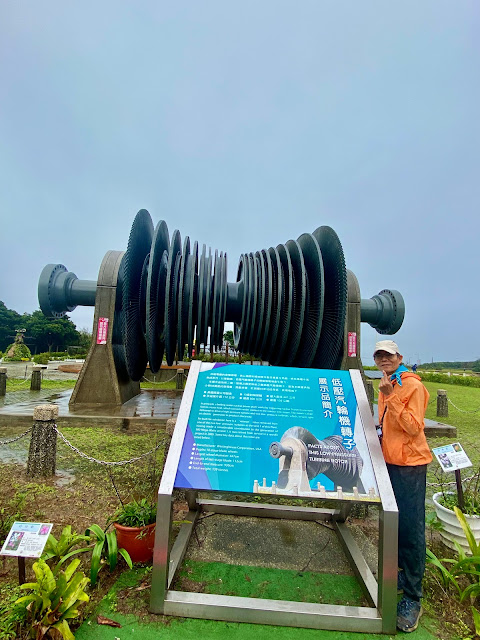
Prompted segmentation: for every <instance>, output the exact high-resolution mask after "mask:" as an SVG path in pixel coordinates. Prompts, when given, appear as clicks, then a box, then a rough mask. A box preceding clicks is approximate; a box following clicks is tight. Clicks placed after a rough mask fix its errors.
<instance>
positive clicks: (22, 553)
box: [0, 522, 53, 558]
mask: <svg viewBox="0 0 480 640" xmlns="http://www.w3.org/2000/svg"><path fill="white" fill-rule="evenodd" d="M52 527H53V524H48V523H45V522H14V523H13V525H12V528H11V529H10V532H9V534H8V536H7V539H6V540H5V542H4V544H3V547H2V550H1V551H0V555H3V556H18V557H19V558H39V557H40V556H41V555H42V553H43V549H44V548H45V545H46V544H47V540H48V536H49V534H50V531H51V530H52Z"/></svg>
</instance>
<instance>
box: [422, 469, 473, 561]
mask: <svg viewBox="0 0 480 640" xmlns="http://www.w3.org/2000/svg"><path fill="white" fill-rule="evenodd" d="M472 481H473V485H472ZM478 483H479V478H478V477H475V478H473V479H472V480H471V481H470V484H469V485H467V486H466V488H465V489H464V492H463V501H464V504H463V505H462V506H463V508H462V513H463V514H464V515H465V519H466V521H467V522H468V525H469V527H470V529H471V531H472V533H473V536H474V538H475V541H476V543H477V544H480V496H479V495H478V488H479V487H478ZM433 504H434V506H435V512H436V514H437V518H438V519H439V521H440V523H441V524H442V529H441V530H440V536H441V537H442V540H443V542H444V544H446V546H447V547H449V548H450V549H454V550H456V547H455V542H458V544H459V545H460V546H461V548H462V549H463V550H464V551H465V553H466V554H471V550H470V546H469V543H468V540H467V537H466V535H465V531H464V529H463V528H462V526H461V524H460V522H459V520H458V518H457V516H456V515H455V512H454V507H459V501H458V495H457V494H456V493H453V492H447V491H439V492H438V493H435V494H434V496H433Z"/></svg>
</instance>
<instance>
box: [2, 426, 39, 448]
mask: <svg viewBox="0 0 480 640" xmlns="http://www.w3.org/2000/svg"><path fill="white" fill-rule="evenodd" d="M32 429H33V425H32V426H31V427H30V429H27V430H26V431H25V432H24V433H22V434H20V435H19V436H17V437H16V438H10V439H9V440H0V445H2V444H10V443H11V442H16V441H17V440H20V439H21V438H23V437H24V436H26V435H27V433H30V431H31V430H32Z"/></svg>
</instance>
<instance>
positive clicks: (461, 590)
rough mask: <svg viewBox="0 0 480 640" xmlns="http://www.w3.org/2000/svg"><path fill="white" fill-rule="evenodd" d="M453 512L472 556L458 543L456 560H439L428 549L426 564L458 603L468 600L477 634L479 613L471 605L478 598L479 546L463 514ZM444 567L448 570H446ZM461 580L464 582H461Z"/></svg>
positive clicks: (479, 582) (479, 578)
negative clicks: (453, 594)
mask: <svg viewBox="0 0 480 640" xmlns="http://www.w3.org/2000/svg"><path fill="white" fill-rule="evenodd" d="M453 510H454V512H455V515H456V516H457V520H458V521H459V523H460V526H461V527H462V529H463V531H464V533H465V537H466V539H467V542H468V546H469V548H470V551H471V554H472V555H471V556H467V555H466V553H465V551H464V550H463V549H462V547H461V546H460V545H459V544H458V542H454V544H455V548H456V550H457V555H458V559H456V560H455V559H451V558H442V559H439V558H437V556H436V555H435V554H434V553H433V552H432V551H430V549H427V562H428V563H429V564H431V565H433V566H434V567H435V568H436V569H437V571H438V572H439V575H440V580H441V583H442V585H443V587H444V588H445V589H446V590H447V591H448V590H449V589H450V588H453V589H454V593H455V595H456V596H457V597H458V598H459V600H460V602H463V601H464V600H467V599H468V600H470V603H471V610H472V616H473V622H474V625H475V632H476V633H477V634H479V633H480V612H479V611H478V609H476V607H474V606H473V605H474V603H475V601H476V599H477V598H478V597H479V596H480V545H479V544H477V542H476V540H475V536H474V535H473V532H472V529H471V527H470V525H469V524H468V522H467V519H466V518H465V515H464V513H462V512H461V511H460V509H459V508H458V507H454V508H453ZM446 565H447V566H449V567H450V568H447V566H446ZM462 578H463V579H464V581H462V580H461V579H462ZM465 580H466V581H467V582H468V583H469V584H468V585H467V586H466V587H465V586H464V584H465Z"/></svg>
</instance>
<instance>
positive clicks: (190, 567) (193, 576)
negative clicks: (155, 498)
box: [75, 561, 438, 640]
mask: <svg viewBox="0 0 480 640" xmlns="http://www.w3.org/2000/svg"><path fill="white" fill-rule="evenodd" d="M222 567H223V568H222ZM231 569H236V571H235V570H233V571H230V570H231ZM182 573H183V574H184V575H185V576H188V580H190V581H193V582H197V581H199V584H200V586H202V587H203V588H204V592H208V593H220V592H222V593H226V591H227V589H231V587H232V585H233V584H234V583H237V584H239V585H241V586H242V589H243V588H245V592H244V593H235V594H234V595H242V596H243V595H246V596H251V595H252V591H253V590H254V589H257V590H258V589H261V590H264V592H265V591H266V592H268V593H269V594H270V595H268V596H267V597H269V598H275V599H278V598H277V596H278V595H279V597H280V599H282V600H288V599H290V600H291V599H293V598H295V599H297V600H300V598H299V597H298V596H299V595H301V594H305V595H307V596H308V598H307V599H306V600H304V601H310V602H311V601H312V591H311V589H312V588H314V587H313V586H312V585H314V583H313V582H311V581H309V575H312V576H315V575H317V576H318V577H321V578H322V579H323V578H326V577H328V578H331V579H332V582H328V581H325V582H320V583H319V584H322V585H323V586H322V589H323V588H328V585H330V586H333V585H334V583H336V582H338V585H341V584H342V581H341V580H339V578H340V579H342V578H348V576H331V575H329V576H326V575H325V574H308V575H307V572H305V573H303V574H298V572H295V571H285V570H275V569H262V568H259V567H238V566H236V567H233V566H232V565H221V564H220V563H202V562H193V561H187V562H186V563H185V565H184V569H183V570H182ZM282 573H283V574H285V575H284V579H282V581H281V583H282V586H281V587H280V583H279V581H278V580H277V578H278V577H279V576H278V574H282ZM286 574H290V575H291V574H297V576H298V578H297V581H298V580H304V579H305V578H307V581H306V582H305V585H302V584H294V583H293V582H292V584H289V579H288V577H287V575H286ZM144 576H145V570H144V569H134V570H133V571H127V572H124V573H123V574H122V576H120V578H119V580H118V581H117V582H116V583H115V585H114V586H113V588H112V589H111V590H110V592H109V593H108V594H107V596H105V598H104V600H103V601H102V602H101V603H100V605H99V607H98V609H97V611H96V612H95V614H94V615H93V616H92V617H91V619H90V620H89V621H85V622H84V623H83V624H82V625H81V627H80V628H79V629H78V630H77V631H76V632H75V639H76V640H116V639H118V638H120V640H133V639H135V638H136V639H137V640H139V639H141V640H158V638H161V639H162V640H199V638H201V639H202V640H225V637H226V634H228V640H352V639H353V640H386V639H387V638H390V639H393V638H394V637H395V636H385V635H381V634H373V633H370V634H369V633H355V634H352V633H351V632H346V631H324V630H318V629H301V628H298V627H275V626H269V625H258V624H245V623H243V624H240V623H237V622H220V621H216V620H199V619H194V618H164V617H162V616H158V620H154V621H152V622H148V623H147V622H146V621H145V618H144V619H143V620H142V621H141V622H140V621H139V620H138V619H137V617H136V616H134V615H123V614H121V613H119V612H117V611H115V608H116V607H115V605H114V607H113V610H112V603H114V602H115V599H116V593H117V592H119V591H122V590H124V589H125V588H126V587H132V586H134V585H136V584H138V582H139V581H141V580H142V579H143V578H144ZM240 576H243V581H242V580H241V578H240ZM246 576H248V578H250V580H248V579H247V577H246ZM274 576H276V578H275V580H273V579H272V578H273V577H274ZM300 576H302V577H300ZM220 579H221V580H222V582H220ZM266 580H267V581H268V582H270V583H272V585H271V586H267V585H264V584H263V583H264V582H265V581H266ZM350 580H353V578H350ZM244 583H246V585H248V588H250V590H251V591H250V592H249V591H248V588H247V586H246V585H245V584H244ZM273 583H275V585H276V586H275V585H274V584H273ZM225 585H227V587H225ZM346 585H347V582H346V581H345V582H344V583H343V584H342V589H345V588H350V589H352V586H351V585H350V587H346ZM217 587H222V588H221V589H219V590H214V589H216V588H217ZM277 587H278V592H279V593H278V594H277ZM297 587H299V588H298V589H297ZM264 592H262V593H264ZM351 592H352V593H354V594H356V597H358V594H359V591H357V589H356V588H354V589H352V591H351ZM275 594H277V595H275ZM335 594H336V595H335ZM335 594H334V595H330V596H329V598H328V599H329V601H330V602H333V601H334V600H335V598H337V597H338V591H337V590H336V591H335ZM342 595H343V598H345V597H346V595H347V592H346V591H345V590H343V591H342ZM317 601H319V600H317ZM344 604H346V603H345V600H344ZM145 613H146V611H138V614H139V616H142V614H145ZM97 614H100V615H103V616H105V617H108V618H111V619H113V620H116V621H117V622H119V623H120V624H121V625H122V628H121V629H119V628H112V627H107V626H102V625H98V624H97V621H96V616H97ZM431 627H432V622H431V621H429V620H427V619H426V618H425V617H423V618H422V619H421V622H420V625H419V627H418V629H417V630H416V631H415V640H436V639H437V637H438V636H437V635H436V634H435V633H434V631H431V630H430V628H431ZM397 638H398V636H397Z"/></svg>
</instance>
